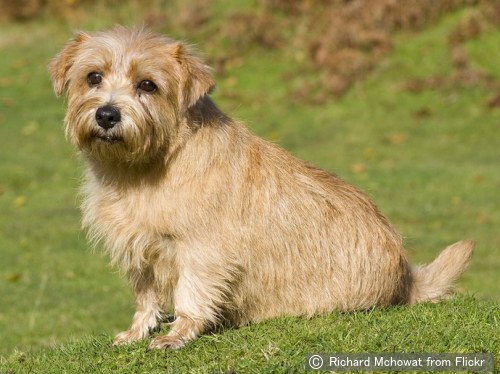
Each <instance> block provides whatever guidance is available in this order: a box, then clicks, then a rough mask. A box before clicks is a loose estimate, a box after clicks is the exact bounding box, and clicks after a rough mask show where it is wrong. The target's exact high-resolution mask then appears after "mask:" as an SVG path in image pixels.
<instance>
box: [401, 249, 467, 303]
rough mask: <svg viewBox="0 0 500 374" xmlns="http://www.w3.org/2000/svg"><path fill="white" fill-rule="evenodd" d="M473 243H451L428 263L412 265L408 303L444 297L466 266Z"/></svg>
mask: <svg viewBox="0 0 500 374" xmlns="http://www.w3.org/2000/svg"><path fill="white" fill-rule="evenodd" d="M474 245H475V243H474V241H472V240H464V241H461V242H458V243H455V244H452V245H450V246H449V247H447V248H446V249H445V250H444V251H443V252H441V253H440V254H439V256H438V257H437V258H436V259H435V260H434V261H433V262H431V263H430V264H428V265H425V266H415V267H412V268H411V285H410V293H409V300H408V301H409V303H410V304H414V303H418V302H420V301H437V300H439V299H442V298H444V297H446V296H447V295H448V294H449V293H450V291H451V290H452V287H453V284H454V283H455V281H456V280H457V279H458V277H459V276H460V275H461V274H462V272H463V271H464V270H465V268H466V267H467V264H468V263H469V259H470V257H471V255H472V251H473V250H474Z"/></svg>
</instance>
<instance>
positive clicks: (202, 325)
mask: <svg viewBox="0 0 500 374" xmlns="http://www.w3.org/2000/svg"><path fill="white" fill-rule="evenodd" d="M192 260H193V262H192V263H190V264H189V266H188V267H186V268H184V269H182V270H181V271H180V274H179V279H178V282H177V285H176V288H175V291H174V308H175V317H176V318H175V320H174V321H173V322H172V324H171V327H170V331H169V332H168V334H166V335H160V336H157V337H155V338H154V339H152V340H151V343H150V345H149V347H150V348H151V349H154V348H157V349H161V348H172V349H178V348H181V347H183V346H184V344H185V343H187V342H188V341H191V340H194V339H196V338H197V337H198V336H199V335H201V334H203V333H204V332H205V329H206V328H207V327H208V326H213V325H215V324H216V323H217V321H218V319H219V317H220V310H219V307H218V306H220V305H222V304H223V303H224V301H225V300H224V299H225V297H226V294H227V287H228V286H227V285H228V279H227V278H226V277H225V276H224V274H221V273H220V272H217V271H214V269H219V268H218V267H216V266H215V265H214V264H209V263H208V264H207V262H209V261H207V262H205V263H204V265H205V266H203V265H202V266H199V265H200V263H198V264H196V260H200V258H197V259H196V260H195V259H194V258H192ZM205 260H207V259H206V258H205ZM202 261H203V259H202ZM196 265H198V266H196ZM210 269H212V271H210Z"/></svg>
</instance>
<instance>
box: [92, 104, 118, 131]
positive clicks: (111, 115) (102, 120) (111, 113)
mask: <svg viewBox="0 0 500 374" xmlns="http://www.w3.org/2000/svg"><path fill="white" fill-rule="evenodd" d="M121 118H122V116H121V114H120V111H119V110H118V109H116V108H115V107H114V106H112V105H104V106H102V107H100V108H99V109H97V112H95V119H96V121H97V124H98V125H99V126H101V127H102V128H103V129H106V130H107V129H110V128H112V127H114V126H115V125H116V124H117V123H118V122H120V120H121Z"/></svg>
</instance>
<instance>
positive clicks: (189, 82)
mask: <svg viewBox="0 0 500 374" xmlns="http://www.w3.org/2000/svg"><path fill="white" fill-rule="evenodd" d="M171 53H172V55H173V56H174V57H175V59H176V60H177V61H178V62H179V64H180V66H181V76H180V87H179V90H180V94H179V101H180V102H179V104H180V106H181V108H185V109H188V108H190V107H192V106H193V105H194V104H196V102H197V101H198V100H199V99H200V98H201V97H202V96H204V95H206V94H209V93H210V92H211V91H212V90H213V88H214V87H215V81H214V79H213V77H212V74H211V72H210V70H211V69H210V68H209V67H208V66H207V65H205V64H204V63H203V61H202V59H201V58H200V57H198V56H197V55H196V54H195V53H193V52H192V51H191V50H190V48H188V47H187V46H185V45H184V44H182V43H176V44H175V45H174V46H173V49H172V52H171Z"/></svg>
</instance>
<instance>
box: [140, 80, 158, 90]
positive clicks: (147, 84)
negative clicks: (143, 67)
mask: <svg viewBox="0 0 500 374" xmlns="http://www.w3.org/2000/svg"><path fill="white" fill-rule="evenodd" d="M137 88H138V89H139V90H141V91H144V92H149V93H153V92H155V91H156V90H157V89H158V87H156V84H154V83H153V82H151V81H149V80H145V81H142V82H141V83H139V85H138V86H137Z"/></svg>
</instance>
